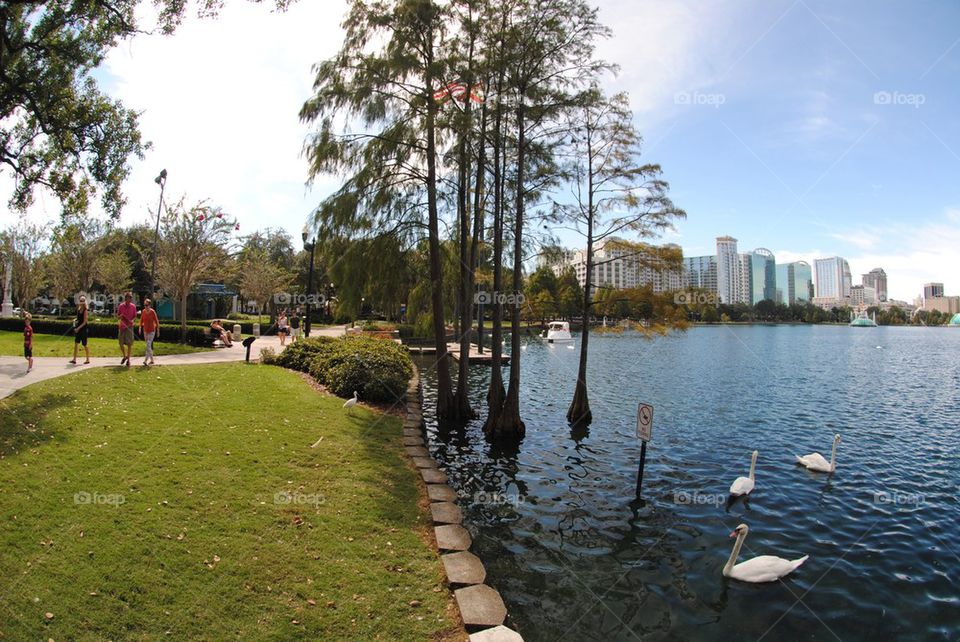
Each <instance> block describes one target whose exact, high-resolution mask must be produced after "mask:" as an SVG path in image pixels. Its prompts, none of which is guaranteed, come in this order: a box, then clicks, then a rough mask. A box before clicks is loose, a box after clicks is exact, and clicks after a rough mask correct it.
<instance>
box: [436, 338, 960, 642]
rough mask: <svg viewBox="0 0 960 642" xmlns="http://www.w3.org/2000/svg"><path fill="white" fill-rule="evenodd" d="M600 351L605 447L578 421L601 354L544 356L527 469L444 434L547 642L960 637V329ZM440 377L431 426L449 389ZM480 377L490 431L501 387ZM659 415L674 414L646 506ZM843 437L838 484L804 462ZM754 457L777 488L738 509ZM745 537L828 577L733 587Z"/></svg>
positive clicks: (503, 571) (501, 562)
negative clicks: (574, 419)
mask: <svg viewBox="0 0 960 642" xmlns="http://www.w3.org/2000/svg"><path fill="white" fill-rule="evenodd" d="M592 339H593V340H592V341H591V346H590V371H589V377H588V383H589V388H590V401H591V406H592V409H593V416H594V422H593V424H592V425H591V426H590V427H589V431H588V432H587V433H586V434H577V433H575V432H572V431H571V429H570V427H569V426H568V424H567V422H566V420H565V412H566V409H567V406H568V404H569V401H570V398H571V396H572V394H573V382H574V380H575V376H576V368H577V359H578V356H579V337H578V341H577V343H576V349H568V348H566V347H564V346H547V345H544V344H542V343H540V342H539V341H538V340H536V339H532V338H531V339H525V343H524V346H525V348H524V350H523V352H522V390H523V393H522V406H521V407H522V416H523V419H524V421H525V422H526V425H527V436H526V439H524V441H523V442H522V444H521V445H520V447H519V448H518V449H516V450H513V451H509V450H503V449H498V448H494V447H491V446H490V445H489V444H487V443H486V442H485V441H484V439H483V436H482V432H481V429H480V426H481V422H480V421H475V422H472V423H470V424H469V425H467V426H466V427H465V428H464V430H463V431H460V432H454V433H451V434H446V435H441V434H439V433H438V432H437V430H436V425H435V422H434V421H433V418H432V417H430V416H428V418H427V421H428V432H429V441H430V443H429V448H430V450H431V452H432V453H433V454H434V456H435V457H436V459H437V460H438V461H439V462H440V465H441V467H442V468H443V469H444V470H445V471H446V472H447V474H448V475H449V477H450V483H451V485H452V486H453V488H454V490H456V491H457V492H458V494H460V497H461V498H460V500H459V504H460V505H461V507H462V508H463V509H464V515H465V526H466V527H467V528H468V529H469V530H470V531H471V533H472V534H473V536H474V547H473V550H474V552H475V553H476V554H477V555H479V556H480V557H481V559H483V561H484V563H485V564H486V567H487V570H488V578H487V582H488V583H489V584H491V585H492V586H494V587H496V588H497V589H498V590H499V591H500V592H501V594H502V595H503V597H504V600H505V601H506V603H507V607H508V609H509V611H510V620H511V624H512V625H513V626H514V627H516V628H517V629H518V630H519V631H520V632H521V633H522V634H523V636H524V638H525V639H527V640H604V641H611V640H636V639H651V640H759V639H765V640H835V639H841V640H906V639H917V640H920V639H925V640H926V639H930V640H958V639H960V507H958V493H960V489H958V482H960V457H958V455H960V330H953V329H927V328H846V327H817V326H813V327H809V326H797V327H789V326H779V327H766V326H754V327H705V328H695V329H692V330H690V331H689V332H687V333H686V334H681V335H677V336H674V337H668V338H661V339H655V340H652V341H648V340H645V339H642V338H640V337H638V336H636V335H633V336H630V335H622V336H617V337H609V338H608V337H599V336H597V337H595V338H594V337H592ZM424 365H427V364H426V363H425V364H424ZM504 372H505V378H506V369H505V371H504ZM423 374H424V381H425V388H426V389H425V396H426V403H425V409H426V411H427V414H428V415H430V414H431V413H432V412H433V410H434V401H433V400H434V399H435V396H434V393H433V387H434V385H435V374H434V373H433V372H432V371H430V370H429V369H427V368H425V369H424V372H423ZM471 377H472V379H473V394H474V404H475V407H477V408H480V409H481V411H482V413H483V414H485V411H486V410H485V405H484V403H485V402H484V399H485V395H486V382H487V381H488V379H489V369H488V368H487V367H486V366H472V367H471ZM639 401H644V402H647V403H650V404H653V405H654V406H655V416H654V435H653V441H652V442H651V444H650V446H649V448H648V451H647V466H646V473H645V478H644V489H643V499H644V501H643V502H642V503H640V502H636V501H634V490H635V484H636V471H637V463H638V459H639V451H640V448H639V444H638V442H637V439H636V437H635V427H636V420H635V416H636V406H637V403H638V402H639ZM835 433H840V434H841V435H842V439H843V442H842V443H841V444H840V446H839V449H838V454H837V471H836V473H834V474H833V475H831V476H827V475H824V474H820V473H812V472H808V471H806V470H804V469H802V468H800V467H799V466H796V465H795V464H794V459H793V455H794V454H798V455H803V454H807V453H811V452H820V453H823V454H824V456H826V457H827V458H828V459H829V456H830V446H831V442H832V438H833V435H834V434H835ZM753 449H758V450H759V451H760V457H759V461H758V463H757V471H756V480H757V486H756V490H754V492H753V494H752V496H751V498H750V500H749V502H737V503H734V504H733V505H732V506H729V507H727V506H726V504H725V500H726V492H727V489H728V488H729V486H730V483H731V482H732V481H733V480H734V479H735V478H736V477H737V476H739V475H746V474H747V470H748V468H749V465H750V452H751V451H752V450H753ZM740 522H745V523H747V524H748V525H749V526H750V535H749V537H748V538H747V540H746V543H745V546H744V549H743V552H742V553H741V557H740V560H741V561H742V560H744V559H746V558H748V557H753V556H756V555H764V554H774V555H779V556H781V557H786V558H790V559H793V558H796V557H800V556H802V555H809V556H810V559H809V560H808V561H807V563H806V564H805V565H804V566H802V567H801V568H800V569H799V570H798V571H796V572H795V573H794V574H792V575H790V576H788V577H787V578H785V579H784V580H783V581H782V582H775V583H770V584H760V585H749V584H743V583H740V582H737V581H731V580H726V579H724V578H723V577H722V575H721V569H722V568H723V565H724V564H725V563H726V560H727V557H728V556H729V554H730V551H731V548H732V543H733V541H732V540H730V539H729V538H728V535H729V534H730V532H731V530H732V529H733V528H734V527H736V526H737V524H738V523H740Z"/></svg>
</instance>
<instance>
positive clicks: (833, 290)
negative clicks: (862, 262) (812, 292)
mask: <svg viewBox="0 0 960 642" xmlns="http://www.w3.org/2000/svg"><path fill="white" fill-rule="evenodd" d="M813 269H814V274H815V276H816V290H817V292H816V294H817V297H816V298H817V299H819V300H820V303H823V304H826V303H830V302H833V303H837V304H843V303H845V302H846V300H847V299H849V298H850V288H851V286H852V285H853V284H852V283H851V278H850V264H849V263H847V261H846V259H843V258H841V257H839V256H832V257H830V258H828V259H814V261H813Z"/></svg>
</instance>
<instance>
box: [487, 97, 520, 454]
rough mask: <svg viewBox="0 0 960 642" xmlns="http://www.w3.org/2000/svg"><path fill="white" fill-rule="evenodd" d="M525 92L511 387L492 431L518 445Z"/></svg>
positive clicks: (515, 243) (515, 232)
mask: <svg viewBox="0 0 960 642" xmlns="http://www.w3.org/2000/svg"><path fill="white" fill-rule="evenodd" d="M524 93H525V92H524V91H523V90H522V88H521V91H520V93H519V97H520V104H519V106H518V107H517V188H516V189H517V193H516V212H515V216H514V226H513V292H512V294H513V295H514V297H516V298H515V299H514V302H513V306H512V309H511V310H510V333H511V334H510V385H509V387H508V389H507V398H506V399H505V400H504V402H503V411H502V412H501V413H500V417H499V418H498V421H497V422H496V424H495V426H494V428H493V434H492V435H491V436H492V437H493V438H494V439H505V440H514V441H519V440H520V439H522V438H523V436H524V433H525V432H526V427H525V426H524V424H523V421H522V420H521V419H520V304H519V301H518V300H517V299H518V298H519V297H518V295H519V294H520V291H521V289H522V287H523V274H522V271H523V270H522V267H523V206H524V202H523V199H524V191H523V174H524V172H523V169H524V167H523V164H524V162H525V160H526V154H525V151H526V150H525V145H526V141H525V136H524V133H525V132H524V127H525V121H524V106H523V100H524Z"/></svg>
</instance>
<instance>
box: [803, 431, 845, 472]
mask: <svg viewBox="0 0 960 642" xmlns="http://www.w3.org/2000/svg"><path fill="white" fill-rule="evenodd" d="M839 443H840V435H836V436H834V438H833V451H832V452H831V453H830V461H827V460H826V459H825V458H824V456H823V455H821V454H820V453H813V454H811V455H804V456H803V457H801V456H799V455H796V458H797V463H798V464H800V465H801V466H806V467H807V468H809V469H810V470H815V471H817V472H818V473H832V472H833V471H835V470H836V469H837V444H839Z"/></svg>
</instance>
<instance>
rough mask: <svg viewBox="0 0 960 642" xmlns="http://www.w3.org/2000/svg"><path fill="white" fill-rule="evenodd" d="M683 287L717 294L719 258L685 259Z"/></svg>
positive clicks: (692, 257)
mask: <svg viewBox="0 0 960 642" xmlns="http://www.w3.org/2000/svg"><path fill="white" fill-rule="evenodd" d="M683 287H685V288H701V289H703V290H709V291H710V292H713V293H714V294H716V292H717V257H715V256H687V257H684V259H683Z"/></svg>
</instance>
